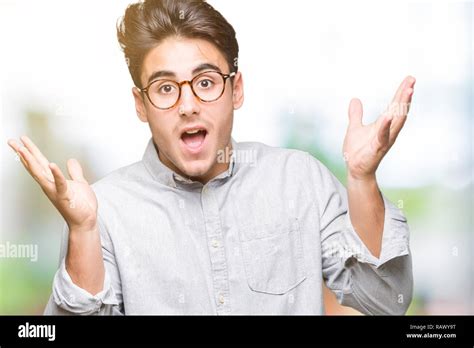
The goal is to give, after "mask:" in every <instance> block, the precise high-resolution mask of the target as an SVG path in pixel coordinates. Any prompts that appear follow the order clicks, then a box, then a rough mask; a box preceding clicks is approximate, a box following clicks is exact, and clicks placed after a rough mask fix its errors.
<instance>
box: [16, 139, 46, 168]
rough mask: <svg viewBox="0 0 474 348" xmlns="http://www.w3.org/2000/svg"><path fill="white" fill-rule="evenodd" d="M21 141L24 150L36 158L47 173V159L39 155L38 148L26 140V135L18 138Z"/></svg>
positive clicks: (29, 140)
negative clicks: (24, 147)
mask: <svg viewBox="0 0 474 348" xmlns="http://www.w3.org/2000/svg"><path fill="white" fill-rule="evenodd" d="M20 139H21V141H22V142H23V144H24V145H25V146H26V148H27V149H28V150H29V151H30V153H31V154H32V155H33V156H34V157H35V158H36V160H37V161H38V163H39V164H41V166H43V168H44V169H47V170H48V171H49V167H48V164H49V161H48V159H47V158H46V157H45V156H44V155H43V154H42V153H41V151H40V150H39V149H38V147H37V146H36V145H35V144H34V143H33V141H32V140H31V139H30V138H28V137H27V136H26V135H23V136H22V137H20Z"/></svg>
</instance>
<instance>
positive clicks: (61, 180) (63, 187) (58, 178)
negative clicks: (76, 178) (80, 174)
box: [49, 163, 67, 195]
mask: <svg viewBox="0 0 474 348" xmlns="http://www.w3.org/2000/svg"><path fill="white" fill-rule="evenodd" d="M49 169H51V172H52V173H53V176H54V183H55V185H56V191H57V193H58V194H59V195H65V194H66V192H67V181H66V178H65V177H64V175H63V173H62V172H61V169H59V167H58V166H57V165H56V164H55V163H50V164H49Z"/></svg>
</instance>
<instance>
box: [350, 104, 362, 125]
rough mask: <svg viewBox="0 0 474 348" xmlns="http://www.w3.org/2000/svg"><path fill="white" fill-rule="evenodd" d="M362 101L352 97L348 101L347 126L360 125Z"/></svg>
mask: <svg viewBox="0 0 474 348" xmlns="http://www.w3.org/2000/svg"><path fill="white" fill-rule="evenodd" d="M362 115H363V109H362V102H361V101H360V100H359V99H357V98H354V99H352V100H351V102H350V103H349V127H358V126H362Z"/></svg>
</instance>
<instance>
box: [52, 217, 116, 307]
mask: <svg viewBox="0 0 474 348" xmlns="http://www.w3.org/2000/svg"><path fill="white" fill-rule="evenodd" d="M99 231H100V237H101V243H102V254H103V259H104V266H105V278H104V285H103V289H102V291H100V292H99V293H97V294H96V295H92V294H90V293H89V292H88V291H86V290H84V289H82V288H80V287H79V286H77V285H76V284H74V283H73V281H72V279H71V277H70V276H69V274H68V272H67V269H66V262H65V259H66V253H67V245H68V237H69V231H68V228H67V225H66V224H65V226H64V229H63V236H62V242H61V252H60V264H59V269H58V270H57V272H56V274H55V276H54V280H53V289H52V294H51V296H50V298H49V301H48V304H47V305H46V308H45V311H44V314H45V315H123V314H124V311H123V304H122V294H121V284H120V277H119V273H118V269H117V266H116V263H115V258H114V254H113V247H112V243H111V240H110V237H109V236H108V234H107V233H106V229H105V226H104V224H103V223H101V220H100V218H99Z"/></svg>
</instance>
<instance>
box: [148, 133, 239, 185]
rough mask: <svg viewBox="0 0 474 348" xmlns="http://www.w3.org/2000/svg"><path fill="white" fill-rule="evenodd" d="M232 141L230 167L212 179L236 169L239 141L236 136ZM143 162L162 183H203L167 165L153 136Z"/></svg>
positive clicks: (226, 176) (223, 177)
mask: <svg viewBox="0 0 474 348" xmlns="http://www.w3.org/2000/svg"><path fill="white" fill-rule="evenodd" d="M231 143H232V153H231V154H230V155H231V156H230V162H229V168H228V169H227V170H226V171H224V172H222V173H220V174H219V175H217V176H216V177H215V178H213V179H212V180H211V181H214V180H222V179H226V178H229V177H231V176H232V175H233V174H234V173H235V170H236V163H237V161H236V153H237V142H236V141H235V140H234V138H232V137H231ZM224 155H225V158H227V156H226V155H227V154H224ZM142 162H143V164H144V165H145V167H146V168H147V169H148V171H149V172H150V174H151V176H152V177H153V179H155V180H156V181H158V182H160V183H162V184H163V185H166V186H171V187H174V188H176V187H177V186H178V185H195V184H198V185H201V184H200V183H199V182H197V181H194V180H191V179H188V178H184V177H182V176H181V175H179V174H178V173H175V172H174V171H173V170H171V169H170V168H168V167H167V166H166V165H164V164H163V162H161V160H160V157H159V156H158V150H157V147H156V146H155V144H154V142H153V138H151V139H150V140H149V141H148V144H147V147H146V149H145V153H144V154H143V159H142Z"/></svg>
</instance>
